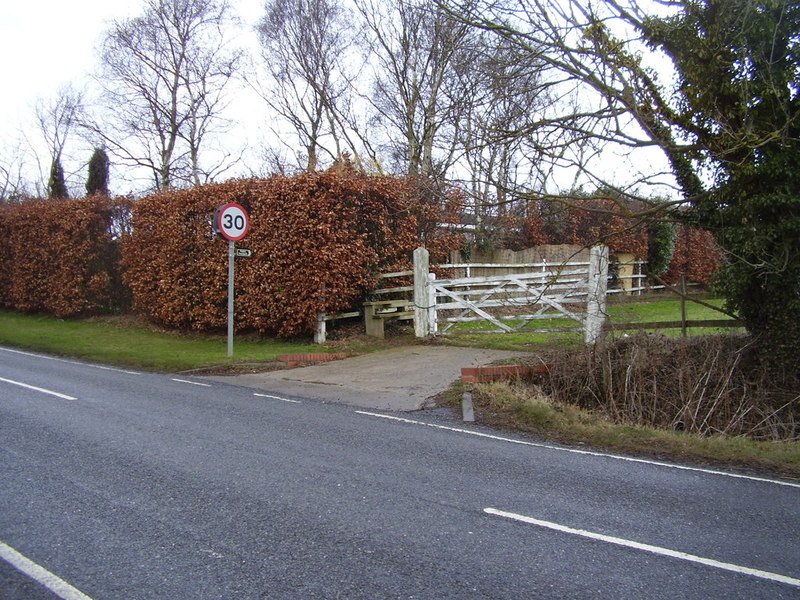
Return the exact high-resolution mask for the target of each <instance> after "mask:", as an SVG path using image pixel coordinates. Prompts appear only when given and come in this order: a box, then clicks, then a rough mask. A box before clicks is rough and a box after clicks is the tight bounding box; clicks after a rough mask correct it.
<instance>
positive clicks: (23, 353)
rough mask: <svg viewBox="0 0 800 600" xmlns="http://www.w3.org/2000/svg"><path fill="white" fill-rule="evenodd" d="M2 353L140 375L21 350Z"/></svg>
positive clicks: (3, 349)
mask: <svg viewBox="0 0 800 600" xmlns="http://www.w3.org/2000/svg"><path fill="white" fill-rule="evenodd" d="M0 350H2V351H3V352H11V353H13V354H21V355H23V356H32V357H34V358H43V359H45V360H54V361H56V362H63V363H67V364H69V365H79V366H81V367H91V368H92V369H101V370H103V371H114V372H116V373H127V374H128V375H141V373H139V372H138V371H128V370H126V369H119V368H116V367H107V366H105V365H95V364H92V363H87V362H80V361H77V360H68V359H66V358H57V357H55V356H47V355H46V354H37V353H35V352H23V351H22V350H12V349H11V348H0Z"/></svg>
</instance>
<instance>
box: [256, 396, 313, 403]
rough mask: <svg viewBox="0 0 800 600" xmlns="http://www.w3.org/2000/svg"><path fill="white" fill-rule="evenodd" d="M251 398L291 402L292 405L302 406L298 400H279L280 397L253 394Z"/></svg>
mask: <svg viewBox="0 0 800 600" xmlns="http://www.w3.org/2000/svg"><path fill="white" fill-rule="evenodd" d="M253 396H258V397H259V398H272V399H273V400H280V401H281V402H291V403H292V404H302V402H300V400H290V399H289V398H281V397H280V396H270V395H269V394H256V393H254V394H253Z"/></svg>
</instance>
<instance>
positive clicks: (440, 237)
mask: <svg viewBox="0 0 800 600" xmlns="http://www.w3.org/2000/svg"><path fill="white" fill-rule="evenodd" d="M436 198H437V195H436V194H435V193H434V192H431V191H429V190H426V189H425V188H424V187H422V185H421V184H420V183H419V182H416V181H414V180H410V179H397V178H393V177H367V176H363V175H359V174H356V173H353V172H349V171H346V172H338V173H337V172H332V171H328V172H324V173H309V174H303V175H298V176H294V177H283V176H276V177H272V178H270V179H266V180H256V179H249V180H234V181H229V182H227V183H223V184H213V185H207V186H202V187H197V188H193V189H189V190H181V191H170V192H164V193H160V194H157V195H154V196H150V197H148V198H144V199H142V200H139V201H138V202H136V204H135V206H134V212H133V231H134V235H132V236H130V237H129V238H128V239H127V240H126V242H125V245H124V257H123V266H124V268H125V275H124V278H125V282H126V283H127V285H128V286H129V287H130V289H131V291H132V293H133V299H134V308H135V309H137V310H138V311H140V312H142V313H145V314H147V315H148V316H150V317H151V318H152V319H154V320H156V321H158V322H161V323H163V324H165V325H169V326H172V327H178V328H182V329H214V328H220V327H223V326H224V324H225V323H226V319H227V311H226V298H227V241H226V240H224V239H223V238H220V237H217V238H215V237H214V236H213V234H212V225H211V221H212V216H213V213H214V209H215V208H217V207H219V206H221V205H223V204H226V203H228V202H236V203H239V204H241V205H242V206H243V207H244V208H245V209H246V210H247V211H248V213H249V215H250V220H251V229H250V231H249V233H248V235H247V237H246V238H245V239H244V240H242V241H241V242H240V243H239V246H243V247H247V248H250V249H251V250H252V251H253V257H252V258H249V259H239V260H237V261H236V276H235V282H236V315H235V322H236V324H237V327H238V328H239V329H249V330H256V331H258V332H261V333H274V334H277V335H279V336H283V337H287V336H295V335H301V334H306V333H308V332H310V331H313V328H314V326H315V323H316V315H317V313H318V312H324V313H337V312H341V311H343V310H345V309H347V308H349V307H351V306H353V305H354V304H356V303H357V302H358V301H359V300H360V299H361V298H363V297H364V295H365V294H366V293H367V292H369V291H370V290H371V289H374V287H375V284H376V281H377V280H376V275H378V274H380V273H381V272H386V271H387V270H395V269H399V268H408V267H409V266H410V262H409V261H410V257H411V253H412V252H413V249H414V248H415V247H417V246H419V245H421V244H423V245H425V246H426V247H428V249H429V250H431V252H432V254H433V255H434V256H437V255H438V256H439V257H441V258H443V257H444V256H446V255H447V252H448V251H449V250H450V249H452V248H454V247H457V246H458V245H459V244H460V243H461V240H460V239H459V238H458V237H457V236H450V235H446V234H445V233H443V232H442V231H441V229H440V228H438V227H437V223H439V222H441V219H442V218H443V215H442V210H441V208H440V207H441V203H440V202H439V201H438V200H437V199H436Z"/></svg>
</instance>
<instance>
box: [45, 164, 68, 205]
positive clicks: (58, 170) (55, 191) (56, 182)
mask: <svg viewBox="0 0 800 600" xmlns="http://www.w3.org/2000/svg"><path fill="white" fill-rule="evenodd" d="M47 197H48V198H49V199H51V200H54V199H58V198H69V192H67V182H66V181H65V180H64V168H63V167H62V166H61V159H59V158H58V157H56V158H54V159H53V164H52V165H51V166H50V179H49V180H48V181H47Z"/></svg>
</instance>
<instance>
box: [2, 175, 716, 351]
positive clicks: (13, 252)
mask: <svg viewBox="0 0 800 600" xmlns="http://www.w3.org/2000/svg"><path fill="white" fill-rule="evenodd" d="M442 197H443V196H442V193H441V190H438V189H431V188H428V187H426V184H425V183H424V182H423V181H420V180H415V179H398V178H395V177H369V176H365V175H361V174H358V173H356V172H354V171H352V170H347V169H341V170H335V171H334V170H331V171H328V172H324V173H309V174H303V175H297V176H293V177H284V176H275V177H272V178H269V179H242V180H233V181H229V182H226V183H222V184H211V185H206V186H200V187H196V188H193V189H188V190H180V191H168V192H163V193H159V194H156V195H153V196H149V197H147V198H143V199H141V200H138V201H136V202H133V203H132V202H129V201H128V200H125V199H117V200H114V201H111V200H109V199H108V198H104V197H101V196H93V197H90V198H83V199H76V200H59V201H52V200H51V201H43V200H32V201H27V202H24V203H21V204H13V205H0V235H1V236H2V240H3V243H2V244H0V306H3V307H6V308H12V309H15V310H19V311H23V312H44V313H50V314H54V315H57V316H59V317H70V316H79V315H88V314H93V313H100V312H108V311H111V310H124V309H126V308H128V307H129V306H130V303H131V300H130V298H132V305H133V307H134V308H135V309H136V310H137V311H139V312H140V313H142V314H144V315H146V316H148V317H149V318H150V319H152V320H154V321H156V322H159V323H162V324H164V325H167V326H170V327H175V328H180V329H196V330H213V329H221V328H224V326H225V324H226V321H227V247H228V244H227V241H226V240H224V239H223V238H221V237H219V236H215V235H214V234H213V231H212V219H213V214H214V210H215V209H216V208H217V207H219V206H221V205H223V204H226V203H229V202H236V203H239V204H241V205H242V206H244V207H245V208H246V209H247V211H248V213H249V214H250V218H251V229H250V232H249V233H248V235H247V237H246V238H245V239H244V240H242V242H240V243H239V244H238V245H239V246H245V247H248V248H250V249H252V251H253V257H252V258H248V259H239V260H237V261H236V278H235V281H236V325H237V328H238V329H240V330H255V331H258V332H261V333H271V334H276V335H279V336H283V337H290V336H296V335H303V334H307V333H309V332H310V331H312V330H313V328H314V325H315V321H316V315H317V313H319V312H324V313H329V314H330V313H337V312H341V311H343V310H346V309H349V308H351V307H354V306H355V305H357V304H358V303H359V302H360V301H361V300H362V299H363V298H364V297H365V295H366V294H368V293H369V292H370V291H371V290H372V289H374V288H375V287H376V284H377V279H376V276H377V275H378V274H380V273H383V272H387V271H397V270H404V269H407V268H410V266H411V253H412V252H413V249H414V248H416V247H417V246H420V245H424V246H425V247H427V248H428V249H429V250H430V251H431V254H432V258H433V260H434V261H436V260H445V259H446V258H447V256H448V255H449V252H450V250H452V249H455V248H458V247H460V246H461V245H462V244H463V242H464V240H463V239H462V238H461V236H458V235H454V234H451V233H448V232H447V230H446V229H443V228H442V227H441V226H440V224H441V223H448V222H449V223H457V222H458V219H457V215H456V214H455V212H456V211H455V210H453V211H452V212H450V210H449V208H448V207H447V206H443V205H442V201H441V198H442ZM592 208H594V209H596V210H595V211H589V212H587V211H578V210H573V209H570V210H568V211H566V212H561V213H560V214H558V215H555V216H554V215H543V214H541V215H531V217H532V218H530V219H529V220H528V222H527V224H526V225H527V233H528V234H529V237H531V240H530V241H531V242H536V243H542V242H552V241H554V240H555V241H558V242H560V243H563V242H571V243H578V244H582V243H586V244H589V243H592V242H594V241H595V240H597V239H598V238H601V237H602V236H605V238H604V239H605V241H606V243H608V244H609V245H610V246H611V247H612V249H613V250H615V251H626V252H631V253H633V254H638V255H640V256H642V255H645V254H646V252H647V232H646V231H645V230H644V229H642V227H641V226H640V225H636V226H632V225H631V223H630V222H629V221H627V220H626V219H624V218H622V217H618V216H614V215H612V214H610V213H608V212H604V210H603V209H605V208H607V207H606V206H605V205H602V206H601V205H597V206H593V207H592ZM544 217H547V218H544ZM553 236H557V237H555V238H554V239H551V238H553ZM534 238H535V239H534ZM675 247H676V250H675V256H674V260H673V261H672V265H671V267H670V270H669V271H668V272H667V274H666V275H665V279H667V280H669V281H673V280H675V279H677V278H678V277H679V274H680V273H685V274H686V275H687V276H688V277H689V278H690V279H692V280H694V281H701V282H707V281H708V277H709V275H710V273H711V272H713V270H715V269H716V267H717V264H718V262H719V256H718V254H716V253H715V252H713V241H712V240H711V238H710V235H707V234H705V233H704V232H699V231H697V230H690V229H686V228H680V229H679V235H678V240H677V242H676V245H675Z"/></svg>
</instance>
